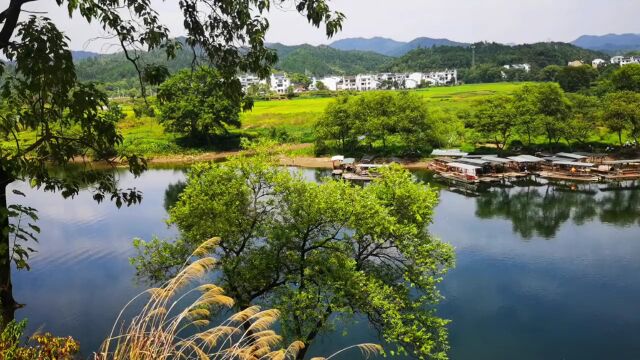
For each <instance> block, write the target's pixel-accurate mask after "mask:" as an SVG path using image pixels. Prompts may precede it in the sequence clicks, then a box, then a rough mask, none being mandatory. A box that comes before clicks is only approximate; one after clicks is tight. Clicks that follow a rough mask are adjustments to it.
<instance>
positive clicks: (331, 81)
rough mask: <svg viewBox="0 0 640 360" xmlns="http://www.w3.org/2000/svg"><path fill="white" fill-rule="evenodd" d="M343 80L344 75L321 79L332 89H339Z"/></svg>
mask: <svg viewBox="0 0 640 360" xmlns="http://www.w3.org/2000/svg"><path fill="white" fill-rule="evenodd" d="M341 81H342V77H339V76H326V77H324V78H322V79H320V82H321V83H323V84H324V86H326V87H327V89H329V90H331V91H338V83H339V82H341Z"/></svg>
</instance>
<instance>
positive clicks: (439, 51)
mask: <svg viewBox="0 0 640 360" xmlns="http://www.w3.org/2000/svg"><path fill="white" fill-rule="evenodd" d="M474 46H475V54H476V65H490V66H502V65H508V64H522V63H528V64H531V66H532V67H533V68H534V69H541V68H543V67H545V66H548V65H561V66H566V65H567V63H568V62H569V61H573V60H582V61H584V62H585V63H590V62H591V61H592V60H593V59H595V58H603V59H608V58H609V57H608V56H607V55H606V54H604V53H600V52H597V51H592V50H586V49H582V48H579V47H577V46H574V45H571V44H567V43H537V44H525V45H515V46H509V45H503V44H498V43H477V44H475V45H474ZM471 62H472V49H471V48H470V47H456V46H438V47H433V48H428V49H427V48H418V49H415V50H412V51H410V52H408V53H407V54H405V55H404V56H402V57H400V58H398V59H395V60H394V61H393V62H392V63H391V64H390V65H389V66H388V67H387V68H386V69H387V70H389V71H430V70H440V69H444V68H457V69H466V68H470V67H471Z"/></svg>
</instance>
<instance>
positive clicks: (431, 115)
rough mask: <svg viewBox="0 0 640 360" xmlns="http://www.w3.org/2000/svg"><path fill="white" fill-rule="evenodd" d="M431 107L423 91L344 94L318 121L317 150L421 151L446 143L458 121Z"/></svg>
mask: <svg viewBox="0 0 640 360" xmlns="http://www.w3.org/2000/svg"><path fill="white" fill-rule="evenodd" d="M443 115H444V114H441V113H436V112H432V111H429V109H427V106H426V104H425V102H424V100H423V99H422V98H421V97H420V95H418V94H416V93H412V92H385V91H375V92H368V93H363V94H361V95H343V96H340V97H339V98H337V99H336V100H335V101H334V102H333V103H331V104H330V105H329V106H327V109H326V110H325V115H324V116H323V117H322V118H321V119H320V120H319V121H318V122H317V124H316V127H315V129H316V136H317V139H318V141H317V143H316V152H320V153H321V152H324V151H327V150H329V149H332V148H335V149H339V150H341V151H343V152H346V153H353V152H355V151H358V150H361V149H362V150H364V151H371V150H374V147H376V146H379V147H381V149H378V150H377V151H382V152H386V151H395V149H396V148H397V147H398V146H399V147H401V148H402V149H404V154H403V155H419V154H421V153H423V151H424V150H426V149H428V148H430V146H432V145H438V144H442V145H445V144H447V143H448V142H449V140H450V139H451V137H452V136H453V134H454V133H456V131H458V130H461V126H458V125H459V124H460V123H459V121H458V122H456V121H449V120H451V119H448V118H447V117H446V116H443Z"/></svg>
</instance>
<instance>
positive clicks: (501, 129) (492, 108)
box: [472, 95, 517, 150]
mask: <svg viewBox="0 0 640 360" xmlns="http://www.w3.org/2000/svg"><path fill="white" fill-rule="evenodd" d="M474 118H475V121H474V122H473V124H472V126H473V128H475V129H476V131H478V132H479V133H480V134H481V135H482V136H483V137H484V138H485V139H490V140H491V141H492V142H493V143H494V144H495V145H496V147H497V148H498V149H499V150H502V149H504V148H505V146H506V145H507V143H508V142H509V139H510V138H511V136H512V135H513V132H514V128H515V126H516V122H517V112H516V110H515V108H514V99H513V98H512V97H510V96H504V95H496V96H492V97H490V98H487V99H485V100H483V101H482V102H481V103H480V105H479V106H478V108H477V110H476V112H475V117H474Z"/></svg>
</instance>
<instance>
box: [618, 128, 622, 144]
mask: <svg viewBox="0 0 640 360" xmlns="http://www.w3.org/2000/svg"><path fill="white" fill-rule="evenodd" d="M618 141H619V142H620V146H622V130H619V131H618Z"/></svg>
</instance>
